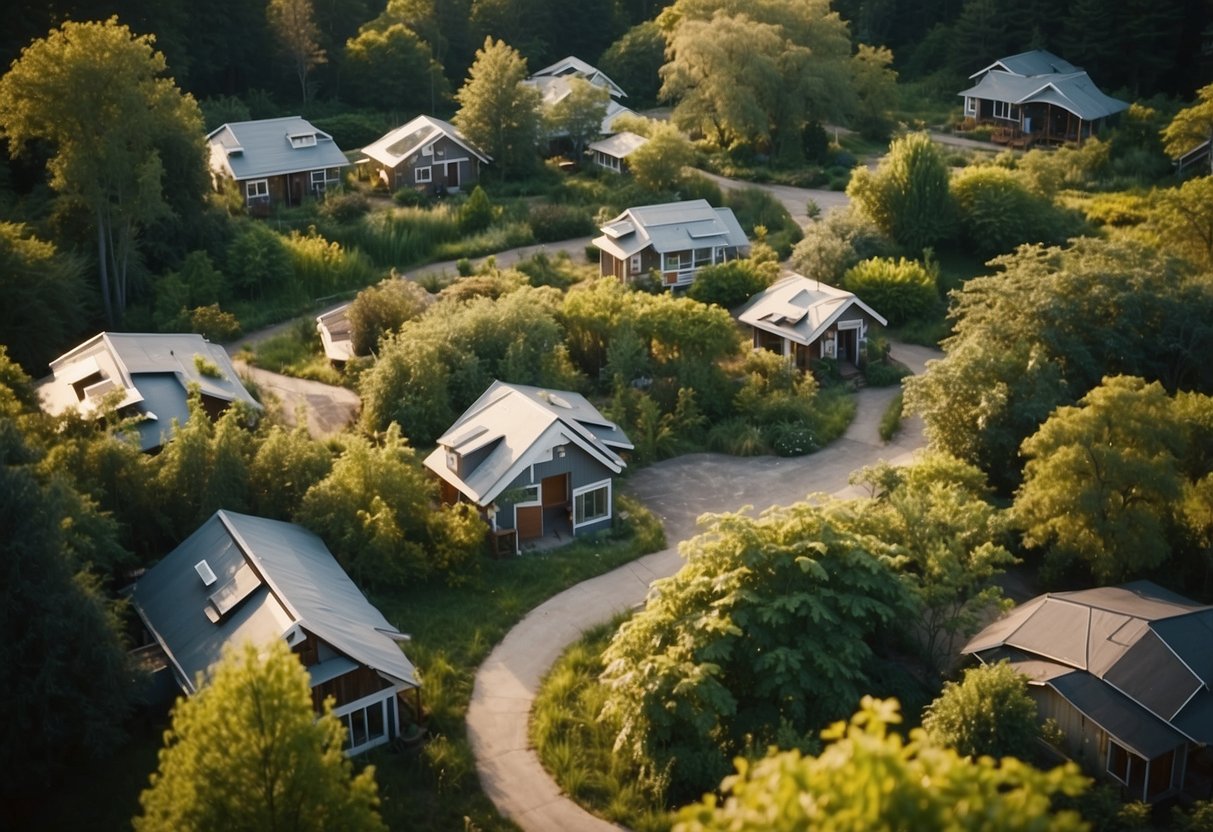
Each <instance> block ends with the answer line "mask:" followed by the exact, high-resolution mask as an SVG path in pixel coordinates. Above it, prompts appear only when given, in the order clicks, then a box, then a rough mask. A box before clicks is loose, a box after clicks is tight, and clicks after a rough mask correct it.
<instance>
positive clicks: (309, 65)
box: [265, 0, 328, 104]
mask: <svg viewBox="0 0 1213 832" xmlns="http://www.w3.org/2000/svg"><path fill="white" fill-rule="evenodd" d="M265 13H266V17H267V19H268V20H269V24H270V28H271V29H272V30H273V33H274V36H275V37H277V38H278V44H279V47H280V48H281V49H282V52H283V53H284V54H285V55H286V57H287V59H288V60H289V61H290V62H291V69H292V70H293V71H294V73H295V77H296V78H298V79H299V93H300V96H301V98H302V99H303V103H304V104H306V103H307V102H308V98H309V97H310V91H309V89H308V85H307V76H308V75H309V74H310V73H311V71H312V70H313V69H315V68H316V67H317V66H319V65H320V64H322V63H324V62H325V61H327V60H328V58H327V56H326V55H325V53H324V50H323V49H321V48H320V44H319V43H317V42H316V41H317V38H318V37H319V36H320V30H319V28H317V26H316V21H315V14H314V9H313V7H312V0H269V2H268V3H267V4H266V7H265Z"/></svg>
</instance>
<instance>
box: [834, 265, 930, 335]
mask: <svg viewBox="0 0 1213 832" xmlns="http://www.w3.org/2000/svg"><path fill="white" fill-rule="evenodd" d="M935 277H936V276H935V271H934V270H933V269H928V268H927V267H926V266H924V265H922V264H921V263H919V262H918V261H916V260H907V259H906V258H904V257H902V258H900V259H898V260H893V259H892V258H883V257H873V258H872V259H870V260H865V261H863V262H862V263H859V264H857V265H855V266H853V267H852V268H851V269H850V270H848V271H847V273H846V274H845V275H843V278H842V285H843V286H844V287H846V288H847V289H848V290H850V291H852V292H854V293H855V294H856V295H858V296H859V298H860V299H861V300H863V302H864V303H866V304H868V305H869V306H871V307H872V308H873V309H875V310H876V311H877V312H879V313H880V314H881V315H883V316H884V317H885V318H886V319H887V320H888V321H889V325H890V326H900V325H902V324H904V323H905V322H906V321H912V320H919V319H922V318H925V317H927V316H928V315H930V314H931V312H932V311H934V310H935V308H936V307H937V306H938V305H939V303H940V299H939V292H938V290H937V289H936V288H935Z"/></svg>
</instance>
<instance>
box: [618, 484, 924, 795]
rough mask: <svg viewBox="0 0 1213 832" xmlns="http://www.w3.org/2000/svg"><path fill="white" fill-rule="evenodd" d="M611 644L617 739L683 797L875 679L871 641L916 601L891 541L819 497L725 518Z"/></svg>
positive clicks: (820, 720)
mask: <svg viewBox="0 0 1213 832" xmlns="http://www.w3.org/2000/svg"><path fill="white" fill-rule="evenodd" d="M682 551H683V555H684V557H685V558H686V563H685V564H684V565H683V567H682V569H680V570H679V571H678V572H677V573H676V574H675V575H674V576H673V577H670V578H665V579H662V580H659V581H656V582H655V583H654V584H653V587H652V589H651V590H650V593H649V597H648V599H647V601H646V603H645V608H644V609H643V610H642V611H641V612H639V613H637V614H636V615H635V616H633V617H632V618H631V619H630V620H629V621H627V622H625V623H624V624H623V625H622V626H621V627H620V629H619V631H618V632H617V633H616V635H615V637H614V639H613V640H612V641H611V644H610V646H609V647H608V648H607V650H606V651H605V652H604V654H603V664H604V665H605V667H606V670H605V671H604V673H603V676H602V679H603V682H604V683H605V684H606V685H607V686H608V687H609V688H610V693H609V695H608V699H607V703H606V705H605V707H604V714H605V715H607V716H610V717H613V718H618V720H619V724H620V725H621V726H622V728H621V731H620V734H619V737H618V739H617V741H616V748H617V749H618V750H621V751H625V752H627V753H629V754H631V755H632V756H633V757H634V758H635V759H636V760H637V762H639V763H640V764H641V765H642V766H643V767H647V768H648V770H649V773H650V774H652V773H659V772H666V771H669V772H670V775H671V778H672V780H671V787H670V793H669V794H670V797H671V799H673V800H677V799H679V798H682V797H685V796H689V795H694V794H701V793H702V792H703V791H704V790H707V789H710V788H712V787H713V786H714V784H715V783H716V782H717V781H718V780H719V778H720V777H721V776H722V775H723V773H724V772H725V771H726V770H727V766H728V761H729V760H730V759H731V758H732V757H734V756H736V755H737V754H740V753H742V752H743V750H744V749H746V748H747V747H751V748H762V747H764V746H766V745H768V744H770V743H772V742H775V741H776V739H777V737H778V738H779V739H780V741H781V742H784V743H790V742H798V741H799V742H803V740H804V738H805V737H807V736H809V735H811V733H812V732H814V731H816V730H817V729H818V728H819V727H820V726H822V725H824V724H826V723H827V722H829V721H830V720H832V719H835V718H836V717H838V716H839V715H841V714H845V713H846V712H847V711H848V710H849V709H850V708H851V707H852V703H854V702H855V700H856V699H857V698H858V696H859V694H860V692H861V691H863V690H866V689H868V688H869V686H870V685H871V680H870V679H869V678H868V676H867V673H866V670H867V666H868V661H869V660H870V658H871V656H872V650H871V647H870V646H869V644H870V643H872V639H873V637H874V636H875V635H876V633H877V632H878V631H880V630H881V628H883V627H885V626H887V625H889V624H891V623H892V621H893V619H894V618H895V617H896V616H897V615H898V614H899V613H900V612H901V611H902V610H904V609H905V606H904V605H905V603H906V600H907V599H906V597H905V595H904V590H903V588H902V585H901V583H900V582H899V581H898V579H897V576H896V575H895V573H894V572H893V570H892V568H891V563H890V561H889V557H888V555H889V553H888V547H886V546H885V545H884V544H883V543H882V542H880V541H879V540H876V539H875V538H869V537H866V536H863V535H859V534H855V533H853V532H851V531H848V530H847V529H845V528H843V527H841V526H840V525H839V524H838V523H836V522H835V521H834V519H833V517H832V516H831V514H830V512H829V511H828V510H826V509H822V508H819V507H816V506H811V505H809V504H806V503H800V504H798V505H795V506H792V507H789V508H777V509H770V510H768V511H767V512H765V513H764V514H763V516H762V518H761V519H758V520H755V519H754V518H752V517H747V516H745V515H742V514H725V515H718V516H715V517H713V518H711V521H710V525H709V526H708V527H707V529H706V530H705V533H704V534H702V535H701V536H700V537H697V538H695V539H694V540H692V541H690V542H688V543H685V544H683V546H682Z"/></svg>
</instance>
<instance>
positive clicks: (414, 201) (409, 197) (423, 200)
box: [392, 187, 430, 208]
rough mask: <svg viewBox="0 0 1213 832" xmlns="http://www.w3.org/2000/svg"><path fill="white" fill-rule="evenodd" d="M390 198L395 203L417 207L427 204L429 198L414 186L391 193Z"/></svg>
mask: <svg viewBox="0 0 1213 832" xmlns="http://www.w3.org/2000/svg"><path fill="white" fill-rule="evenodd" d="M392 199H393V200H394V201H395V203H396V204H397V205H402V206H405V207H408V208H419V207H421V206H423V205H425V204H427V203H428V202H429V201H430V200H429V197H427V196H426V195H425V194H424V193H423V192H421V191H419V190H417V189H416V188H409V187H404V188H400V189H399V190H397V191H396V193H394V194H392Z"/></svg>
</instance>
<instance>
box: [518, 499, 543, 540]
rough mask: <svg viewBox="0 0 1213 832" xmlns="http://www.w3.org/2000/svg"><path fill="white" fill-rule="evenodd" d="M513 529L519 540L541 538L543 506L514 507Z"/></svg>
mask: <svg viewBox="0 0 1213 832" xmlns="http://www.w3.org/2000/svg"><path fill="white" fill-rule="evenodd" d="M514 528H515V529H517V530H518V539H519V540H534V539H535V538H537V537H543V506H515V507H514Z"/></svg>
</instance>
